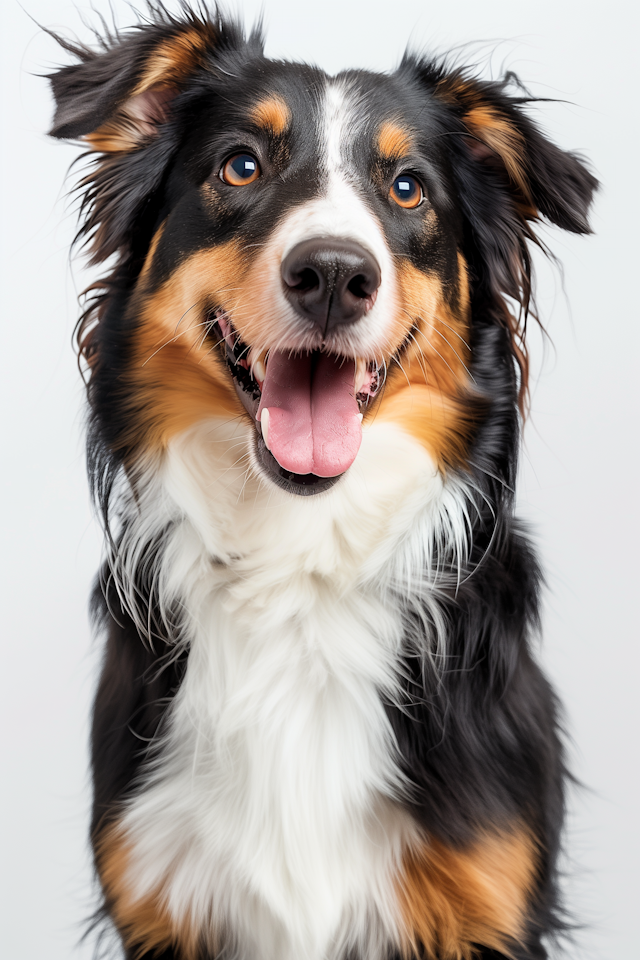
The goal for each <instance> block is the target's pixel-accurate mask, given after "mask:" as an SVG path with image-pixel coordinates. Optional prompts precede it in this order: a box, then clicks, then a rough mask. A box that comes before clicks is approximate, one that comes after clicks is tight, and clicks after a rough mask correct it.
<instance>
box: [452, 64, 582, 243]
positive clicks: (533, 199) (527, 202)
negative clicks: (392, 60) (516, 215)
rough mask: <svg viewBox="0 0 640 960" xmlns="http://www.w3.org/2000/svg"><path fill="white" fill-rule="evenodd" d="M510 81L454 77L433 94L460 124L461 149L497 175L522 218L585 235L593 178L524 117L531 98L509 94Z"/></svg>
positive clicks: (512, 79)
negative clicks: (464, 133) (463, 132)
mask: <svg viewBox="0 0 640 960" xmlns="http://www.w3.org/2000/svg"><path fill="white" fill-rule="evenodd" d="M514 82H515V83H517V80H516V78H515V77H514V75H513V74H507V76H506V77H505V79H504V80H503V81H499V82H487V81H480V80H470V79H468V78H466V77H464V76H463V75H461V74H460V73H453V74H449V75H445V76H443V77H441V78H440V79H439V80H438V81H437V83H436V84H435V95H436V97H438V98H439V99H440V100H442V101H443V102H444V103H446V104H447V105H448V106H449V108H450V109H451V110H452V111H453V112H454V114H455V115H456V116H457V117H458V118H459V120H460V121H461V122H462V124H463V126H464V128H465V129H466V131H467V132H468V136H467V137H463V141H464V144H465V148H466V149H467V151H468V152H469V154H470V155H471V157H472V158H473V159H474V160H475V161H476V163H478V164H480V165H481V166H484V167H485V168H488V169H492V170H493V171H494V172H495V173H499V174H502V179H503V182H504V183H505V184H506V185H507V186H508V188H509V189H510V193H511V196H512V199H513V202H514V203H515V204H516V207H517V209H518V211H519V212H520V213H521V214H522V215H523V216H525V217H526V218H527V219H536V218H537V217H538V216H540V215H541V216H543V217H545V218H546V219H547V220H549V221H550V222H551V223H554V224H556V225H557V226H559V227H562V229H564V230H570V231H571V232H573V233H589V232H590V227H589V222H588V213H589V207H590V205H591V201H592V198H593V193H594V190H595V189H596V187H597V185H598V183H597V180H596V179H595V177H594V176H593V175H592V174H591V173H590V171H589V170H588V169H587V167H586V166H585V164H584V161H583V160H581V158H580V157H579V156H578V155H577V154H575V153H570V152H566V151H564V150H561V149H560V148H559V147H557V146H556V145H555V144H554V143H552V142H551V141H550V140H549V139H548V138H547V137H545V136H544V134H543V133H542V132H541V131H540V129H539V128H538V127H537V126H536V124H535V123H534V122H533V121H532V120H531V119H530V118H529V117H528V116H527V115H526V113H525V112H524V108H525V106H526V104H527V103H529V102H530V101H531V100H532V98H531V97H529V96H526V95H522V91H521V90H519V92H520V94H521V95H520V96H518V95H514V94H513V93H510V92H509V89H510V87H512V85H513V83H514ZM518 89H519V88H518Z"/></svg>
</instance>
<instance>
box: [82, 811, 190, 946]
mask: <svg viewBox="0 0 640 960" xmlns="http://www.w3.org/2000/svg"><path fill="white" fill-rule="evenodd" d="M96 863H97V867H98V874H99V876H100V882H101V883H102V887H103V889H104V892H105V896H106V898H107V902H108V904H109V907H110V911H111V915H112V917H113V920H114V922H115V924H116V926H117V928H118V930H119V932H120V934H121V935H122V938H123V940H124V943H125V945H126V946H127V948H128V949H130V950H132V951H133V955H134V956H135V957H142V956H143V955H145V956H146V954H147V953H149V952H154V953H155V952H158V953H159V952H160V951H162V950H168V949H170V948H173V949H174V950H175V951H177V955H178V956H179V957H180V960H196V958H197V957H198V946H199V934H198V931H197V930H194V928H193V926H192V925H191V923H190V922H189V917H188V915H187V916H186V917H185V918H184V920H182V921H181V922H178V921H176V919H175V918H174V917H173V916H172V915H171V913H170V911H169V909H168V906H167V902H166V896H165V894H164V893H163V885H164V878H160V879H159V880H158V885H157V888H156V890H155V891H154V892H153V893H152V894H147V895H145V896H142V897H138V896H136V893H135V890H134V889H133V887H132V884H131V882H130V880H129V878H128V876H127V874H128V872H129V867H130V863H131V848H130V846H129V845H128V843H127V841H126V839H125V838H124V836H123V834H122V832H121V831H120V830H119V828H118V826H117V825H116V826H114V827H111V828H109V829H108V830H107V831H106V833H105V834H104V836H103V837H102V839H101V841H100V843H99V844H98V848H97V853H96Z"/></svg>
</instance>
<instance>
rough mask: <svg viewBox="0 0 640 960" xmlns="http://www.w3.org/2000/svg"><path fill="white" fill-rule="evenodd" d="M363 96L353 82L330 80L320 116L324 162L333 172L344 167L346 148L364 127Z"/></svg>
mask: <svg viewBox="0 0 640 960" xmlns="http://www.w3.org/2000/svg"><path fill="white" fill-rule="evenodd" d="M361 101H362V97H361V96H359V95H358V93H357V91H356V90H355V89H354V87H353V85H351V84H348V83H346V82H345V81H339V82H338V81H329V83H328V84H327V87H326V90H325V96H324V101H323V104H322V113H321V119H320V131H319V133H320V162H321V163H322V162H323V161H324V163H323V166H324V168H325V170H326V171H327V172H328V173H329V174H331V173H332V172H334V171H337V170H339V169H340V167H341V165H342V163H343V158H344V152H345V150H344V148H345V147H347V146H348V144H349V141H350V140H351V138H352V137H353V135H354V133H355V132H356V131H357V129H358V128H360V127H361V126H362V113H360V114H358V107H359V106H361Z"/></svg>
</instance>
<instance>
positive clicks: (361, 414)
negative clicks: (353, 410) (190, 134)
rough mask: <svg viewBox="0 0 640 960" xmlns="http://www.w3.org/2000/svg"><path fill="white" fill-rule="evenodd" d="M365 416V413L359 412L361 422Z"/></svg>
mask: <svg viewBox="0 0 640 960" xmlns="http://www.w3.org/2000/svg"><path fill="white" fill-rule="evenodd" d="M363 417H364V413H359V414H358V420H359V421H360V423H362V419H363Z"/></svg>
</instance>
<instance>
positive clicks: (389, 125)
mask: <svg viewBox="0 0 640 960" xmlns="http://www.w3.org/2000/svg"><path fill="white" fill-rule="evenodd" d="M143 40H144V43H143ZM101 58H102V59H100V58H99V57H96V58H95V59H96V60H97V61H99V63H98V64H96V63H91V62H88V63H83V64H80V65H79V66H77V67H69V68H66V70H63V71H60V73H59V74H58V75H56V77H55V78H54V89H55V92H56V96H57V99H58V101H59V104H60V107H59V115H58V117H57V124H56V127H55V128H54V133H56V135H59V136H72V135H73V136H77V135H79V134H82V135H83V136H84V137H85V138H86V140H87V141H88V143H89V145H90V147H91V148H92V149H93V150H95V151H97V152H98V154H99V155H100V156H99V160H98V164H97V167H96V171H95V173H94V175H93V178H92V180H93V185H92V187H91V191H90V201H91V203H92V204H93V208H92V212H91V215H90V218H89V224H88V227H89V229H90V230H92V229H94V228H95V230H96V235H95V241H94V243H95V246H96V248H97V259H102V258H103V257H104V256H107V255H108V254H110V253H113V252H115V251H118V252H119V253H120V255H121V276H120V275H119V276H118V284H116V286H118V285H119V286H120V287H125V288H126V296H125V297H124V298H120V299H119V300H118V309H119V310H120V312H121V314H122V316H121V317H120V318H119V319H118V320H117V321H115V320H114V319H113V317H112V316H111V317H110V314H109V309H108V308H109V304H108V303H106V304H105V307H106V309H105V311H104V314H103V317H102V319H101V320H100V324H99V326H100V325H101V326H102V327H103V332H106V333H107V336H106V340H105V337H104V336H102V335H101V334H100V333H99V334H98V335H97V337H96V334H95V331H94V333H93V334H92V335H91V343H92V346H91V349H90V350H88V353H89V354H91V357H92V359H93V362H94V365H95V376H96V377H97V378H98V380H99V379H100V377H101V376H103V374H104V364H105V356H106V355H107V354H108V359H107V361H106V362H107V364H108V365H109V367H110V370H111V373H113V372H114V364H116V365H117V366H118V370H117V384H116V385H115V387H113V389H112V391H111V400H110V402H111V404H112V409H111V414H110V416H111V419H112V420H113V422H114V423H116V422H119V423H120V427H119V428H115V430H114V429H112V430H111V433H112V439H110V443H111V445H112V447H113V449H114V451H116V452H117V453H119V454H120V455H121V456H123V457H124V458H125V459H126V458H127V457H135V456H138V455H140V454H142V453H144V452H145V451H148V450H149V449H154V448H158V447H162V446H163V445H166V443H167V442H168V441H169V440H170V439H171V437H172V436H173V435H174V434H175V433H177V432H179V431H180V430H183V429H185V428H187V427H189V426H190V425H192V424H193V423H195V422H198V421H199V420H205V419H207V418H211V417H220V416H223V417H237V416H240V417H244V418H246V419H247V422H250V423H251V425H252V429H251V431H250V433H249V435H248V436H249V440H248V443H249V447H250V452H251V457H252V464H253V469H254V470H256V471H257V472H258V473H259V474H260V475H262V476H266V477H268V478H269V479H271V480H273V481H275V482H276V483H277V484H278V485H279V486H281V487H283V488H284V489H285V490H287V491H289V492H290V493H299V494H309V493H315V492H320V491H323V490H326V489H328V488H329V487H330V486H331V485H332V484H333V483H334V482H335V481H336V479H338V478H339V477H340V476H341V475H342V474H344V472H345V471H347V470H348V469H349V467H350V466H351V465H352V463H353V462H354V460H355V459H356V457H357V455H358V450H359V447H360V442H361V435H362V429H363V425H364V427H365V428H366V425H367V423H368V422H369V421H370V420H371V419H373V418H376V419H378V420H382V421H392V422H395V423H397V424H398V426H399V427H400V428H401V429H403V430H405V431H406V432H408V433H409V434H410V435H411V436H413V437H414V438H415V439H416V441H417V442H418V443H419V444H421V445H423V446H424V447H426V449H427V450H428V451H429V453H430V454H431V455H432V457H433V459H434V460H435V462H436V463H437V464H438V465H440V466H441V467H442V468H446V467H447V466H460V465H462V464H464V462H465V457H466V455H467V451H468V447H469V444H470V442H471V440H472V437H473V434H474V431H475V429H476V428H477V425H478V423H479V422H480V421H481V420H482V417H483V416H484V413H485V411H486V407H487V403H488V398H487V397H486V396H485V395H483V393H482V391H481V390H479V389H478V387H477V385H476V384H475V382H474V378H473V374H472V373H471V372H470V368H471V366H472V362H473V355H472V354H473V337H474V332H473V320H472V301H473V297H474V291H475V298H476V300H477V299H478V296H479V297H480V299H481V300H482V301H483V302H486V304H487V305H488V308H487V309H488V312H487V319H490V318H491V317H492V316H493V321H494V322H495V323H496V324H497V325H498V326H500V325H502V327H503V328H504V329H505V330H506V335H507V339H508V341H509V344H510V349H511V350H512V352H513V356H514V357H515V359H516V360H517V359H518V347H517V338H516V327H517V324H516V323H515V321H513V322H511V320H510V318H509V315H508V313H506V311H503V315H501V313H500V311H501V310H503V306H502V305H503V302H504V301H503V300H502V299H501V298H502V297H503V295H504V294H505V293H506V294H507V295H510V296H512V297H516V298H518V299H522V295H521V288H522V274H523V266H522V248H523V245H524V239H523V238H526V237H527V236H528V235H529V233H530V231H529V227H528V224H527V220H529V219H531V218H533V217H536V216H537V212H538V210H542V211H543V212H545V213H547V215H548V216H550V217H551V218H552V219H554V220H555V222H562V220H563V218H564V220H565V221H566V222H564V223H563V225H565V226H568V227H569V229H576V230H578V229H584V226H585V225H584V224H583V222H582V221H581V219H580V218H581V216H582V218H583V219H584V212H585V211H586V203H587V202H588V200H587V194H590V191H591V189H592V184H590V183H589V182H588V178H589V175H588V174H587V173H586V171H585V170H584V168H582V167H581V166H580V165H579V164H578V162H577V161H576V160H575V159H574V158H572V157H570V156H569V155H567V154H562V153H561V151H559V150H557V149H556V148H555V147H552V145H551V144H548V142H547V141H545V140H544V139H543V138H542V137H541V136H540V134H539V133H538V132H537V130H536V129H535V128H534V127H533V125H532V124H531V123H530V122H529V121H528V120H526V118H524V117H522V116H521V115H519V114H518V113H517V111H516V108H515V107H514V105H513V103H512V102H511V101H509V100H507V98H506V97H505V98H503V99H504V102H500V99H499V95H501V94H500V91H499V90H498V87H497V86H495V85H494V87H491V85H485V87H484V88H482V86H481V85H478V84H477V83H475V84H474V83H471V82H468V81H465V80H464V79H463V77H462V75H461V74H459V73H456V74H452V75H448V74H446V73H445V72H444V71H443V70H442V69H441V68H437V69H436V68H434V67H433V66H428V65H425V64H423V63H420V62H418V61H412V60H407V61H405V62H404V63H403V65H402V66H401V67H400V69H399V70H398V72H397V73H395V74H393V75H389V76H383V75H374V74H368V73H364V72H350V73H344V74H341V75H339V76H338V77H336V78H329V77H327V76H326V75H325V74H324V73H323V72H321V71H319V70H316V69H313V68H310V67H307V66H302V65H296V64H289V63H277V62H272V61H268V60H266V59H265V58H264V57H263V56H262V53H261V50H260V49H259V47H258V46H257V44H256V41H255V39H253V40H250V41H249V42H248V43H245V42H244V41H243V40H242V39H241V38H240V37H239V35H238V33H237V31H235V30H234V29H233V28H229V27H228V26H227V27H225V26H221V25H220V24H219V23H213V22H211V21H206V22H200V21H197V22H196V21H193V22H190V23H189V24H182V25H180V27H179V28H178V27H176V25H175V24H174V25H173V26H170V25H166V24H165V25H164V26H160V25H155V26H153V27H151V26H150V27H147V28H146V30H142V31H140V33H139V34H138V35H136V36H133V37H129V38H127V39H126V40H124V41H121V42H120V43H119V44H118V45H114V46H113V47H112V48H111V50H110V51H109V52H107V53H106V54H102V55H101ZM127 61H128V62H129V64H130V66H129V68H128V69H127ZM88 67H92V72H90V71H89V70H88ZM98 67H101V68H102V69H101V70H100V69H98ZM74 71H75V72H74ZM83 71H84V73H83ZM92 77H93V79H92ZM109 85H111V87H110V89H108V88H109ZM494 88H495V89H494ZM92 93H93V94H94V96H93V101H92V98H91V94H92ZM74 95H75V99H74ZM543 146H544V148H545V149H543V148H542V147H543ZM536 152H537V153H536ZM534 161H537V164H538V169H535V163H534ZM554 164H555V173H556V179H557V181H558V182H557V183H556V184H555V185H547V186H546V188H545V189H542V187H541V186H540V184H539V182H538V181H539V180H540V176H541V175H542V176H545V175H546V174H545V170H544V167H545V165H546V167H547V168H554ZM563 178H564V181H565V184H569V182H570V181H571V190H570V191H567V190H565V191H564V194H563V197H562V202H561V203H560V202H559V201H558V198H557V196H556V194H557V192H558V190H557V189H556V188H558V187H559V188H560V190H562V184H561V183H560V180H562V179H563ZM554 190H555V193H554ZM549 211H552V212H551V213H550V212H549ZM554 214H555V215H554ZM116 272H117V271H116ZM524 272H525V273H526V270H525V271H524ZM127 285H128V286H127ZM492 298H493V300H494V301H496V302H495V303H492V302H491V301H492ZM116 299H118V298H117V297H116ZM498 300H500V303H498ZM491 311H493V314H492V312H491ZM103 379H104V376H103ZM112 379H113V378H112ZM116 407H117V411H116ZM118 430H119V432H118ZM116 433H117V436H116Z"/></svg>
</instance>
